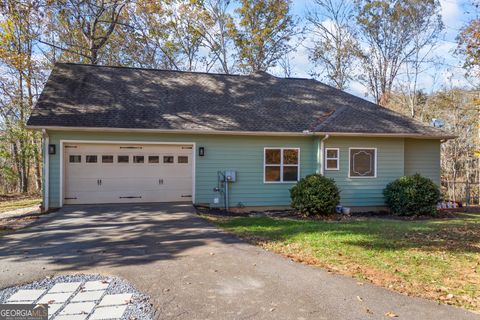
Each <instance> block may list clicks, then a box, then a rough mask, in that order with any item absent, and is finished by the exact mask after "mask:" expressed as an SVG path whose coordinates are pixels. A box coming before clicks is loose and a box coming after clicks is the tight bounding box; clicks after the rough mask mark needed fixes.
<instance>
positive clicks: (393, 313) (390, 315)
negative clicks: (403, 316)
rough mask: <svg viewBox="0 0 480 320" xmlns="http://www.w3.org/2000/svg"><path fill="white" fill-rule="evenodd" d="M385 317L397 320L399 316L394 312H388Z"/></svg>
mask: <svg viewBox="0 0 480 320" xmlns="http://www.w3.org/2000/svg"><path fill="white" fill-rule="evenodd" d="M385 316H387V317H389V318H397V317H398V315H397V314H396V313H395V312H393V311H387V312H385Z"/></svg>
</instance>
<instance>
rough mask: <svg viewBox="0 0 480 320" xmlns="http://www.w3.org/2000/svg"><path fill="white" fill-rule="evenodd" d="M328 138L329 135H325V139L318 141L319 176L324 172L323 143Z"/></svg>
mask: <svg viewBox="0 0 480 320" xmlns="http://www.w3.org/2000/svg"><path fill="white" fill-rule="evenodd" d="M328 138H330V135H329V134H327V135H326V136H325V137H323V138H322V140H320V174H321V175H322V176H323V171H324V169H323V168H324V165H323V161H324V160H323V159H324V158H325V156H324V155H325V141H326V140H327V139H328Z"/></svg>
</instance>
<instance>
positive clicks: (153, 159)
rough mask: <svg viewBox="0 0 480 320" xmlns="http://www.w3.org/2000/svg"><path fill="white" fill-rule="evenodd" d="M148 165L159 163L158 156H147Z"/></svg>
mask: <svg viewBox="0 0 480 320" xmlns="http://www.w3.org/2000/svg"><path fill="white" fill-rule="evenodd" d="M148 163H160V157H159V156H148Z"/></svg>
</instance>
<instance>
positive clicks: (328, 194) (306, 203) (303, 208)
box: [290, 174, 340, 215]
mask: <svg viewBox="0 0 480 320" xmlns="http://www.w3.org/2000/svg"><path fill="white" fill-rule="evenodd" d="M290 197H291V199H292V207H293V208H295V209H297V210H298V211H299V212H300V213H302V214H304V215H315V214H331V213H334V212H335V206H336V205H337V204H338V202H339V201H340V192H339V191H338V188H337V185H336V184H335V180H333V179H331V178H327V177H324V176H322V175H319V174H311V175H308V176H306V177H305V178H302V179H301V180H300V181H298V183H297V184H296V185H295V186H293V187H292V188H291V189H290Z"/></svg>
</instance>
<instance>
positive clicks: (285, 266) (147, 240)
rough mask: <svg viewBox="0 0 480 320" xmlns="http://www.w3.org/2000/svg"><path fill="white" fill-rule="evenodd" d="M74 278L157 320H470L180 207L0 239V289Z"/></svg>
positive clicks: (101, 214) (124, 211) (78, 221)
mask: <svg viewBox="0 0 480 320" xmlns="http://www.w3.org/2000/svg"><path fill="white" fill-rule="evenodd" d="M75 272H84V273H102V274H105V275H117V276H119V277H122V278H124V279H126V280H128V281H130V282H131V283H132V284H133V285H134V286H136V288H137V289H139V290H141V291H143V292H144V293H146V294H148V295H150V296H151V297H152V302H153V303H154V305H155V307H156V308H157V313H156V316H157V317H158V318H159V319H207V318H208V319H385V318H388V317H386V316H385V314H386V313H387V312H393V313H395V314H396V315H398V316H399V319H435V320H441V319H456V320H459V319H479V315H477V314H473V313H470V312H467V311H465V310H462V309H458V308H453V307H448V306H444V305H438V304H436V303H434V302H431V301H427V300H423V299H417V298H411V297H407V296H403V295H400V294H397V293H394V292H391V291H388V290H386V289H382V288H379V287H376V286H373V285H369V284H364V285H359V284H358V283H357V281H356V280H354V279H351V278H347V277H342V276H335V275H332V274H329V273H327V272H324V271H323V270H321V269H318V268H313V267H309V266H304V265H301V264H298V263H294V262H291V261H290V260H288V259H285V258H283V257H281V256H278V255H276V254H273V253H271V252H267V251H265V250H262V249H260V248H257V247H254V246H251V245H248V244H245V243H243V242H242V241H240V240H238V239H237V238H236V237H234V236H232V235H229V234H226V233H224V232H222V231H220V230H218V229H216V228H215V227H213V226H211V225H210V224H209V223H207V222H206V221H204V220H202V219H201V218H199V217H198V216H196V215H195V214H194V210H193V208H192V207H191V206H190V205H187V204H176V205H174V204H170V205H167V204H163V205H162V204H151V205H118V206H106V205H103V206H71V207H66V208H64V209H62V210H60V211H58V212H56V213H54V214H52V215H49V216H48V217H47V218H42V219H40V220H39V222H38V223H37V225H35V226H32V227H29V228H27V229H23V230H19V231H17V232H16V233H14V234H8V235H5V236H3V237H2V238H0V287H6V286H11V285H15V284H19V283H26V282H29V281H33V280H36V279H39V278H42V277H45V276H47V275H52V274H61V273H64V274H65V273H69V274H71V273H75ZM357 297H361V298H362V301H360V299H358V298H357Z"/></svg>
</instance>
